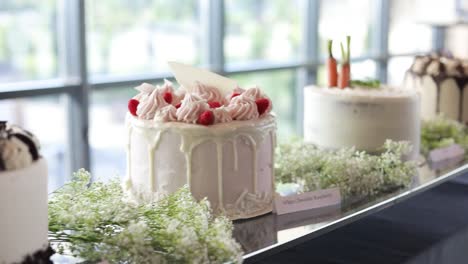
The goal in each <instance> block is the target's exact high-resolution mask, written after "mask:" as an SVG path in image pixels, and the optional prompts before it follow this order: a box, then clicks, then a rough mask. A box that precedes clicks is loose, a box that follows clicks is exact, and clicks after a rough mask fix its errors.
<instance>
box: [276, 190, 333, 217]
mask: <svg viewBox="0 0 468 264" xmlns="http://www.w3.org/2000/svg"><path fill="white" fill-rule="evenodd" d="M339 203H341V194H340V189H339V188H332V189H324V190H317V191H313V192H306V193H301V194H293V195H288V196H281V195H280V194H278V193H277V194H276V196H275V212H276V213H277V214H279V215H280V214H288V213H293V212H299V211H304V210H309V209H314V208H320V207H326V206H331V205H336V204H339Z"/></svg>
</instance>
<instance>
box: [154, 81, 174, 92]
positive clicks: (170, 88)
mask: <svg viewBox="0 0 468 264" xmlns="http://www.w3.org/2000/svg"><path fill="white" fill-rule="evenodd" d="M157 89H158V90H160V91H161V94H164V93H174V86H173V85H172V82H170V81H169V80H166V79H164V84H163V85H162V86H159V85H158V86H157Z"/></svg>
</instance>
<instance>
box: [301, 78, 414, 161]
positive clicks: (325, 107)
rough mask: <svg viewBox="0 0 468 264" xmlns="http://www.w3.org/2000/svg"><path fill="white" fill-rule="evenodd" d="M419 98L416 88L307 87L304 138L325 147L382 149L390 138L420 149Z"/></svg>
mask: <svg viewBox="0 0 468 264" xmlns="http://www.w3.org/2000/svg"><path fill="white" fill-rule="evenodd" d="M419 132H420V121H419V98H418V96H417V93H416V92H414V91H408V90H401V89H396V88H391V87H387V86H380V87H378V88H373V89H369V88H345V89H339V88H325V87H317V86H308V87H305V89H304V138H305V140H306V141H309V142H312V143H314V144H316V145H318V146H320V147H323V148H330V149H337V148H342V147H355V148H356V149H357V150H364V151H367V152H371V153H375V152H378V151H379V149H380V148H381V147H382V145H383V144H384V142H385V141H386V140H387V139H391V140H394V141H408V142H410V143H411V145H412V146H413V151H412V153H411V155H410V157H409V158H411V159H414V158H416V157H417V156H418V153H419V141H420V139H419Z"/></svg>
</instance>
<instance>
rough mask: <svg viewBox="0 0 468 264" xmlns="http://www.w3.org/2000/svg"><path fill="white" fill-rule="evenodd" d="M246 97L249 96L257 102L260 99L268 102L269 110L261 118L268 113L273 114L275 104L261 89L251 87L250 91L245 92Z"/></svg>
mask: <svg viewBox="0 0 468 264" xmlns="http://www.w3.org/2000/svg"><path fill="white" fill-rule="evenodd" d="M243 94H244V95H245V96H249V97H251V98H252V99H254V101H255V100H258V99H261V98H265V99H267V100H268V102H269V104H268V108H267V109H266V110H265V112H264V113H263V114H262V115H261V116H264V115H266V114H268V113H270V112H271V110H272V109H273V104H272V103H271V99H270V98H268V96H266V95H265V94H264V93H263V92H262V90H260V88H258V86H254V87H251V88H249V89H247V90H246V91H245V93H243Z"/></svg>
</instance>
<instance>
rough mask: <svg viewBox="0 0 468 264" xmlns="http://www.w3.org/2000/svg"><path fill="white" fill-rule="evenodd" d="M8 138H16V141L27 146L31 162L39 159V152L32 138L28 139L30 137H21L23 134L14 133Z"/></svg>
mask: <svg viewBox="0 0 468 264" xmlns="http://www.w3.org/2000/svg"><path fill="white" fill-rule="evenodd" d="M10 136H11V137H16V138H17V139H19V140H20V141H21V142H23V143H24V144H26V145H27V146H28V149H29V153H31V156H32V159H33V160H38V159H39V150H38V149H37V146H36V143H34V141H33V140H32V138H30V137H28V136H26V135H23V134H19V133H15V134H12V135H10Z"/></svg>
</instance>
